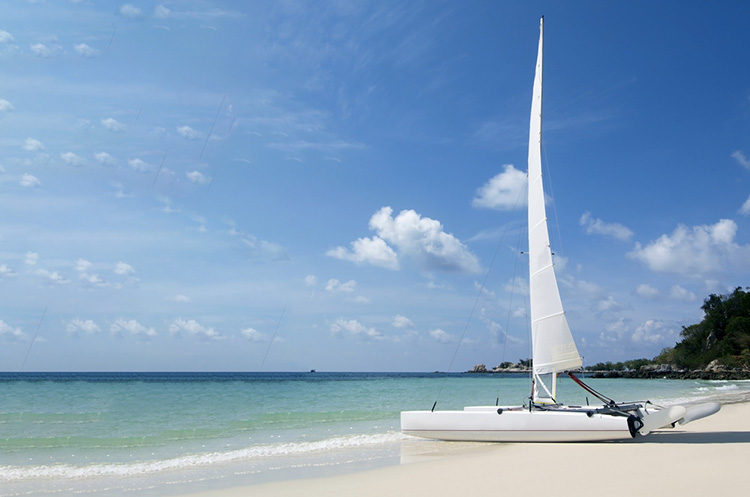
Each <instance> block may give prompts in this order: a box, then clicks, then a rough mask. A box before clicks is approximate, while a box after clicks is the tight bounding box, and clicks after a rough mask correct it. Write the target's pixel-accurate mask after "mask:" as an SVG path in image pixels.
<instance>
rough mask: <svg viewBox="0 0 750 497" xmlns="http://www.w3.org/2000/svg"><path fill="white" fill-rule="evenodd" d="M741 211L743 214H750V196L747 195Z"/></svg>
mask: <svg viewBox="0 0 750 497" xmlns="http://www.w3.org/2000/svg"><path fill="white" fill-rule="evenodd" d="M739 213H740V214H742V215H743V216H750V197H747V200H745V203H744V204H742V207H740V210H739Z"/></svg>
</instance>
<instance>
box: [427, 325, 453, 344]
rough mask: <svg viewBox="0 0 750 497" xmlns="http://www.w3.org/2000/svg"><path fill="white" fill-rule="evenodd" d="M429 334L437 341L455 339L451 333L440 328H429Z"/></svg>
mask: <svg viewBox="0 0 750 497" xmlns="http://www.w3.org/2000/svg"><path fill="white" fill-rule="evenodd" d="M429 335H430V338H432V339H433V340H435V341H436V342H438V343H451V342H453V341H455V337H454V336H453V335H451V334H449V333H447V332H445V331H443V330H441V329H440V328H436V329H434V330H430V332H429Z"/></svg>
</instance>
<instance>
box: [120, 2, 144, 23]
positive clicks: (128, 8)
mask: <svg viewBox="0 0 750 497" xmlns="http://www.w3.org/2000/svg"><path fill="white" fill-rule="evenodd" d="M118 12H119V14H120V15H121V16H122V17H125V18H127V19H131V20H137V19H142V18H143V11H142V10H141V9H140V8H139V7H136V6H135V5H133V4H131V3H126V4H123V5H121V6H120V9H119V10H118Z"/></svg>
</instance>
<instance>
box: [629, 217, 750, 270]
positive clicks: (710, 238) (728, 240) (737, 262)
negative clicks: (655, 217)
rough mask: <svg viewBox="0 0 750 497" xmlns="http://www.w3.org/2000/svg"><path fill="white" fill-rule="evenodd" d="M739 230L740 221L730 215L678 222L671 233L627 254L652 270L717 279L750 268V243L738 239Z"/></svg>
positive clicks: (636, 246) (637, 245) (639, 246)
mask: <svg viewBox="0 0 750 497" xmlns="http://www.w3.org/2000/svg"><path fill="white" fill-rule="evenodd" d="M736 233H737V225H736V224H735V222H734V221H732V220H730V219H722V220H720V221H719V222H717V223H716V224H714V225H702V226H694V227H693V228H688V227H686V226H683V225H679V226H678V227H677V228H676V229H675V230H674V232H672V234H671V235H666V234H665V235H662V236H661V237H659V238H658V239H657V240H655V241H653V242H651V243H649V244H648V245H646V246H642V245H641V244H640V243H636V245H635V248H634V249H633V251H632V252H630V253H628V256H629V257H632V258H634V259H637V260H639V261H641V262H643V263H644V264H646V265H647V266H648V267H649V268H650V269H651V270H652V271H656V272H662V273H673V274H680V275H683V276H689V277H695V278H711V279H715V278H718V277H719V276H721V275H722V274H725V273H727V272H729V271H735V270H743V271H744V270H747V269H750V245H739V244H737V243H735V242H734V237H735V234H736Z"/></svg>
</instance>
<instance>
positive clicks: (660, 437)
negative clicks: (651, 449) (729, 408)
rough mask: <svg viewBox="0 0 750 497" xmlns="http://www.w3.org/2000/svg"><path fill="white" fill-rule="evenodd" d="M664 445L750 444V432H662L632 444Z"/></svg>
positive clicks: (636, 439)
mask: <svg viewBox="0 0 750 497" xmlns="http://www.w3.org/2000/svg"><path fill="white" fill-rule="evenodd" d="M632 442H635V443H652V444H653V443H662V444H733V443H750V431H716V432H697V433H696V432H685V431H677V432H670V431H660V432H654V433H651V434H649V435H648V436H646V437H636V438H635V439H633V440H631V443H632Z"/></svg>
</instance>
